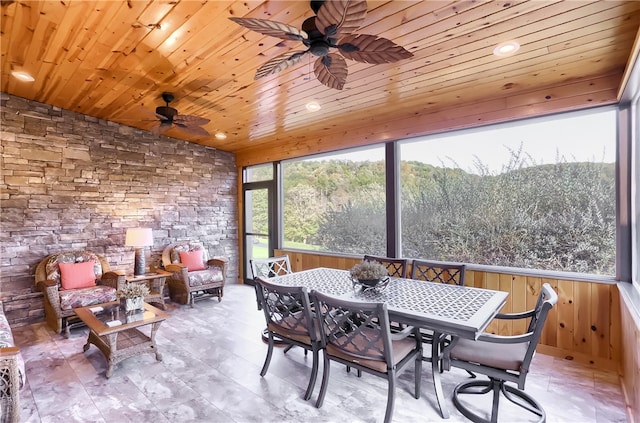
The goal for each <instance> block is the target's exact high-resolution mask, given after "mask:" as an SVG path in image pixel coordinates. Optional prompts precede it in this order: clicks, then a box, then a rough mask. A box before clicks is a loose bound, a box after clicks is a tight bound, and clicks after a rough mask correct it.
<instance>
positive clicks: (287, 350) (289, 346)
mask: <svg viewBox="0 0 640 423" xmlns="http://www.w3.org/2000/svg"><path fill="white" fill-rule="evenodd" d="M293 347H294V345H293V344H289V345H287V347H286V348H285V349H284V353H285V354H286V353H288V352H289V350H290V349H291V348H293ZM304 352H305V353H306V352H307V350H305V351H304Z"/></svg>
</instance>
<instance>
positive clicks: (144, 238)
mask: <svg viewBox="0 0 640 423" xmlns="http://www.w3.org/2000/svg"><path fill="white" fill-rule="evenodd" d="M124 245H126V246H127V247H135V249H136V258H135V264H134V267H133V274H134V276H140V275H144V274H145V269H146V267H147V265H146V263H145V258H144V252H143V251H142V249H143V248H144V247H149V246H151V245H153V232H152V231H151V228H131V229H127V236H126V238H125V241H124Z"/></svg>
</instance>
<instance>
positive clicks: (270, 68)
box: [254, 51, 307, 79]
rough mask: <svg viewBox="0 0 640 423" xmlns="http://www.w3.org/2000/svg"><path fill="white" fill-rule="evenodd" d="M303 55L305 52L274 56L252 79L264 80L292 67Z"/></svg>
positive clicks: (291, 52)
mask: <svg viewBox="0 0 640 423" xmlns="http://www.w3.org/2000/svg"><path fill="white" fill-rule="evenodd" d="M305 54H307V52H306V51H290V52H288V53H284V54H281V55H280V56H276V57H274V58H273V59H271V60H269V61H268V62H267V63H265V64H263V65H262V66H260V68H258V70H257V71H256V76H255V77H254V79H260V78H264V77H265V76H268V75H273V74H274V73H278V72H280V71H282V70H284V69H286V68H288V67H289V66H293V65H295V64H296V63H298V62H299V61H300V59H302V58H303V57H304V55H305Z"/></svg>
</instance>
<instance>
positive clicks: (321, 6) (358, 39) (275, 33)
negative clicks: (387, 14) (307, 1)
mask: <svg viewBox="0 0 640 423" xmlns="http://www.w3.org/2000/svg"><path fill="white" fill-rule="evenodd" d="M311 9H312V10H313V11H314V13H316V16H312V17H310V18H307V19H306V20H305V21H304V22H303V23H302V29H301V30H299V29H298V28H296V27H294V26H291V25H288V24H285V23H282V22H276V21H271V20H268V19H256V18H236V17H231V18H229V19H230V20H232V21H233V22H235V23H237V24H239V25H242V26H244V27H245V28H248V29H250V30H252V31H255V32H258V33H260V34H264V35H268V36H271V37H277V38H281V39H284V40H293V41H301V42H302V43H303V44H304V46H305V47H307V49H306V50H299V51H291V52H287V53H284V54H281V55H279V56H277V57H275V58H273V59H271V60H269V61H268V62H266V63H265V64H263V65H262V66H261V67H260V68H259V69H258V70H257V71H256V75H255V79H260V78H264V77H265V76H268V75H273V74H275V73H277V72H280V71H282V70H284V69H287V68H288V67H291V66H294V65H295V64H297V63H298V62H299V61H300V59H302V58H303V57H304V56H306V55H308V54H311V55H312V56H316V57H317V59H316V62H315V64H314V68H313V71H314V74H315V75H316V78H317V79H318V81H319V82H320V83H322V84H324V85H326V86H327V87H329V88H333V89H337V90H341V89H342V88H343V87H344V84H345V83H346V80H347V75H348V70H347V62H346V61H345V60H344V59H345V58H347V59H350V60H354V61H357V62H361V63H369V64H382V63H393V62H397V61H399V60H402V59H407V58H409V57H412V56H413V54H412V53H411V52H409V51H407V50H406V49H405V48H404V47H401V46H399V45H397V44H395V43H394V42H392V41H390V40H388V39H386V38H382V37H378V36H375V35H367V34H354V32H355V31H356V30H357V29H358V28H360V27H361V26H362V24H363V23H364V19H365V16H366V14H367V2H366V1H365V0H359V1H332V0H325V1H311ZM331 49H336V50H337V51H338V53H340V54H337V53H331Z"/></svg>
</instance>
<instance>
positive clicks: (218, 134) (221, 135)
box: [215, 132, 227, 140]
mask: <svg viewBox="0 0 640 423" xmlns="http://www.w3.org/2000/svg"><path fill="white" fill-rule="evenodd" d="M215 137H216V139H218V140H226V139H227V134H224V133H222V132H216V134H215Z"/></svg>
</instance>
